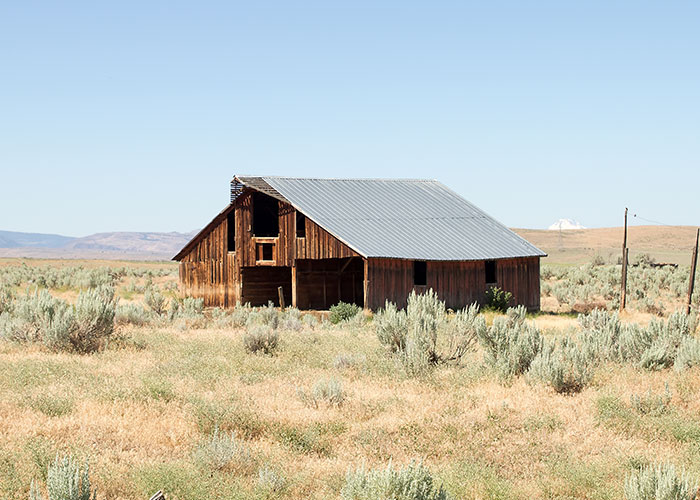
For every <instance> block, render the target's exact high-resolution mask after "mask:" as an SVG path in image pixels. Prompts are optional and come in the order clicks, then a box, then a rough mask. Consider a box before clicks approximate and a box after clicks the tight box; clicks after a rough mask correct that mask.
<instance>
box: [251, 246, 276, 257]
mask: <svg viewBox="0 0 700 500" xmlns="http://www.w3.org/2000/svg"><path fill="white" fill-rule="evenodd" d="M255 250H256V260H267V261H270V260H274V259H273V258H272V255H273V253H274V244H272V243H258V244H257V247H256V249H255Z"/></svg>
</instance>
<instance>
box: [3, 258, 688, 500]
mask: <svg viewBox="0 0 700 500" xmlns="http://www.w3.org/2000/svg"><path fill="white" fill-rule="evenodd" d="M139 265H140V264H139ZM159 279H160V278H159ZM174 279H175V278H174V277H165V278H163V283H164V282H166V281H167V280H174ZM128 282H129V280H128V279H125V280H122V282H121V283H120V291H123V288H124V287H125V286H126V285H127V283H128ZM65 293H68V292H65ZM141 299H142V296H141V295H139V294H133V295H132V296H131V297H130V298H129V300H130V301H137V302H138V301H140V300H141ZM650 317H651V316H650V315H645V314H642V313H635V312H630V313H625V314H624V315H623V316H622V318H623V320H625V321H638V322H646V321H648V320H649V318H650ZM492 319H493V313H489V314H488V320H489V321H491V320H492ZM533 320H534V321H535V322H536V323H537V325H538V326H539V327H540V328H541V329H543V330H544V331H545V332H547V334H548V335H557V334H560V333H561V332H567V331H571V330H573V329H575V328H577V323H576V319H575V317H574V316H572V315H557V314H540V315H537V316H535V317H533ZM121 333H122V334H124V335H125V336H126V337H127V338H129V339H130V341H127V342H125V343H123V345H121V344H120V345H119V346H116V345H115V346H112V347H110V348H108V349H107V350H106V351H104V352H101V353H98V354H94V355H90V356H78V355H73V354H60V353H52V352H48V351H46V350H44V349H42V348H39V347H31V346H24V345H16V344H11V343H8V342H5V341H2V340H0V498H2V499H5V498H7V499H11V498H12V499H13V498H27V497H28V489H29V485H30V482H31V480H32V478H38V479H39V480H41V479H42V474H43V473H44V471H45V468H46V465H47V464H48V463H49V462H50V461H51V460H52V459H53V457H54V456H55V454H56V453H61V454H65V453H72V454H73V455H76V456H79V457H81V458H89V459H90V464H91V471H92V479H93V484H94V485H95V486H97V488H98V492H99V498H100V499H102V498H109V499H144V498H148V496H149V495H150V494H152V493H154V492H155V491H156V490H158V489H163V490H165V491H166V492H167V493H168V498H172V499H193V500H199V499H205V498H206V499H216V498H220V499H228V498H241V499H244V498H246V499H247V498H259V499H263V498H311V499H325V498H338V497H339V491H340V489H341V488H342V485H343V481H344V477H345V473H346V472H347V470H348V469H350V468H355V467H357V466H359V465H362V464H365V465H367V466H368V467H385V466H386V465H387V463H388V462H389V461H390V460H392V461H393V463H394V464H401V465H402V464H404V463H406V462H408V461H410V460H412V459H415V458H419V459H423V460H424V461H425V463H426V465H427V466H429V467H430V469H431V470H432V471H433V473H434V475H435V476H436V477H437V479H438V480H440V481H441V482H443V483H444V484H445V486H446V487H447V489H448V490H449V491H450V493H451V494H452V495H453V496H454V497H455V498H465V499H511V498H515V499H530V498H538V499H540V498H541V499H555V498H557V499H565V498H571V499H573V498H588V499H614V498H621V497H622V486H623V482H624V478H625V476H626V474H628V473H629V472H630V471H632V470H633V469H634V468H635V467H638V466H639V465H640V464H644V463H652V462H657V461H664V460H668V461H671V462H673V463H675V464H677V465H682V466H685V467H686V468H687V469H688V470H689V471H690V472H691V473H692V474H694V475H696V476H700V422H699V421H698V419H699V417H700V397H698V396H699V395H700V370H698V369H691V370H688V371H686V372H683V373H676V372H674V371H672V370H665V371H660V372H646V371H642V370H640V369H637V368H634V367H630V366H618V365H609V366H604V367H602V368H601V369H599V370H598V371H597V372H596V375H595V377H594V380H593V383H592V384H591V385H590V386H589V387H587V388H586V389H584V390H583V391H582V392H581V393H579V394H576V395H573V396H565V395H560V394H556V393H555V392H553V391H552V390H551V389H548V388H546V387H544V386H542V385H537V384H532V385H531V384H529V383H528V380H527V379H526V378H525V377H520V378H517V379H515V380H514V381H512V383H510V384H502V383H500V382H498V380H497V378H496V376H495V375H494V373H493V372H492V371H491V370H490V369H489V368H487V367H486V366H485V365H484V363H483V353H482V352H481V350H480V349H477V350H476V351H475V352H472V353H470V355H469V356H468V359H466V360H464V361H463V363H461V364H460V365H458V366H454V365H447V366H441V367H438V368H437V369H435V370H434V371H433V372H432V373H431V374H430V375H429V376H426V377H424V378H409V377H406V376H405V375H403V372H402V371H401V369H400V368H399V366H398V365H397V364H396V362H395V361H394V360H392V359H391V358H390V357H389V356H388V355H387V354H386V352H385V351H384V349H383V348H382V347H381V346H380V344H379V342H378V340H377V338H376V336H375V334H374V332H373V330H372V328H371V326H365V327H362V328H348V327H346V328H333V327H329V326H320V327H318V328H316V329H308V328H306V329H304V330H302V331H299V332H291V331H285V332H282V333H281V340H280V348H279V350H278V352H277V353H276V354H275V355H274V356H264V355H253V354H247V353H246V352H245V351H244V349H243V345H242V340H241V337H242V334H243V331H242V330H241V329H217V328H209V329H194V328H183V327H182V326H177V325H166V326H163V327H144V328H132V327H128V328H126V329H125V330H123V331H122V332H121ZM339 354H353V355H355V358H354V360H355V362H354V363H351V364H350V366H348V367H345V368H336V367H335V365H334V360H335V358H336V356H338V355H339ZM332 377H334V378H337V379H338V380H340V381H341V383H342V387H343V390H344V392H345V394H346V398H345V401H344V403H343V404H342V405H340V406H338V407H335V406H330V405H324V404H320V405H319V406H318V408H314V407H310V406H309V405H307V404H304V402H303V401H302V400H301V399H300V398H299V396H298V394H297V388H304V389H308V388H310V387H312V386H313V384H314V383H315V382H317V381H318V380H320V379H328V378H332ZM665 384H668V386H669V388H670V391H671V394H672V401H671V407H672V411H671V412H670V413H669V414H667V415H663V416H660V417H648V416H641V415H637V414H635V413H634V412H633V411H632V410H630V405H629V402H630V397H631V396H632V395H633V394H637V395H639V394H644V393H646V392H647V391H649V390H650V391H652V393H654V394H661V393H663V391H664V390H665ZM216 427H218V428H219V429H220V431H222V432H227V433H228V432H233V433H235V434H236V435H237V436H238V437H239V438H240V439H242V440H243V442H244V443H245V444H246V446H248V447H249V448H250V450H251V453H252V455H253V457H254V465H253V466H250V467H245V468H230V469H224V470H221V471H212V470H207V469H206V468H203V467H202V465H201V464H200V463H198V462H197V461H196V460H195V458H194V451H195V449H196V448H197V446H198V444H199V443H200V442H201V441H202V439H204V438H205V437H206V436H208V435H209V434H210V433H211V432H212V431H213V429H214V428H216ZM262 466H269V467H271V468H273V469H275V470H278V471H281V473H282V474H283V475H284V477H285V478H286V487H285V488H284V489H283V490H282V491H279V492H270V491H268V490H266V489H265V488H263V487H261V486H259V485H258V481H257V470H258V468H259V467H262Z"/></svg>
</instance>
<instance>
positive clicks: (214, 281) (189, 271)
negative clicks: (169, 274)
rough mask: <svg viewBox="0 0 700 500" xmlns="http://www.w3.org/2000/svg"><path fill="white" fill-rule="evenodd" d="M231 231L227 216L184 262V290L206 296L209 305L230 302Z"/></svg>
mask: <svg viewBox="0 0 700 500" xmlns="http://www.w3.org/2000/svg"><path fill="white" fill-rule="evenodd" d="M227 230H228V224H227V220H226V218H225V217H224V218H223V220H221V221H220V222H219V223H218V224H217V225H216V226H215V227H213V228H212V229H211V230H210V231H209V233H208V234H207V235H206V236H205V237H204V238H203V239H202V240H201V241H199V242H198V243H197V244H196V245H195V246H194V248H192V250H191V251H190V252H189V253H188V254H187V255H185V257H184V258H183V259H182V260H181V261H180V286H181V291H182V293H183V294H185V295H188V296H192V297H201V298H203V299H204V304H205V305H206V306H217V305H225V304H226V297H227V293H228V288H229V280H230V275H231V270H232V269H231V267H232V266H231V261H230V259H228V256H227V255H226V238H227V236H228V232H227Z"/></svg>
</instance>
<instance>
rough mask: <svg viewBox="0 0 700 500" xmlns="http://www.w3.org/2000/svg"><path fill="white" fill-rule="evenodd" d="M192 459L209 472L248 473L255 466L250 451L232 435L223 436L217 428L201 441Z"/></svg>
mask: <svg viewBox="0 0 700 500" xmlns="http://www.w3.org/2000/svg"><path fill="white" fill-rule="evenodd" d="M194 459H195V461H196V462H197V463H198V464H200V465H201V466H203V467H205V468H207V469H210V470H224V469H226V470H235V471H237V472H249V471H250V469H251V468H252V467H253V466H254V465H255V459H254V457H253V455H252V454H251V452H250V449H248V447H247V446H246V445H244V444H243V443H241V441H240V440H239V439H237V438H236V437H235V436H234V435H233V433H231V434H223V433H221V432H219V429H218V427H217V428H215V429H214V432H213V433H212V434H211V436H209V437H207V438H205V439H203V440H202V441H201V442H200V443H199V445H198V446H197V448H196V449H195V451H194Z"/></svg>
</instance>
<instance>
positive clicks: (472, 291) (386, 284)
mask: <svg viewBox="0 0 700 500" xmlns="http://www.w3.org/2000/svg"><path fill="white" fill-rule="evenodd" d="M497 262H498V264H497V280H498V282H497V283H496V285H497V286H499V287H500V288H502V289H504V290H506V291H509V292H511V293H512V294H513V302H514V304H523V305H525V306H526V307H527V308H528V309H531V310H535V309H539V307H540V273H539V265H540V263H539V257H527V258H520V259H503V260H499V261H497ZM367 274H368V276H367V277H368V280H369V283H368V287H367V288H368V290H367V295H368V296H367V298H366V300H367V306H368V307H369V308H370V309H375V310H376V309H379V308H381V307H384V302H385V301H386V300H390V301H391V302H394V303H395V304H397V305H398V306H399V307H405V306H406V298H407V297H408V295H409V294H410V293H411V291H413V290H415V291H416V292H417V293H420V292H424V291H427V290H428V289H430V288H432V289H433V290H434V291H435V292H436V293H437V294H438V296H439V297H440V299H441V300H444V301H445V305H446V306H447V307H448V308H451V309H459V308H462V307H465V306H466V305H469V304H472V303H474V302H477V303H479V304H483V303H484V293H485V292H486V289H487V287H488V286H490V285H487V284H486V275H485V267H484V261H464V262H442V261H429V262H428V263H427V285H426V286H414V285H413V261H410V260H401V259H369V260H368V265H367Z"/></svg>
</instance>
